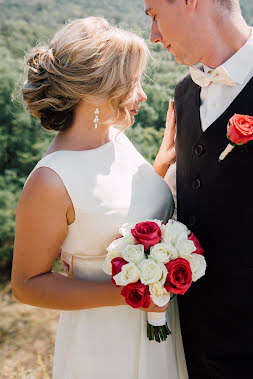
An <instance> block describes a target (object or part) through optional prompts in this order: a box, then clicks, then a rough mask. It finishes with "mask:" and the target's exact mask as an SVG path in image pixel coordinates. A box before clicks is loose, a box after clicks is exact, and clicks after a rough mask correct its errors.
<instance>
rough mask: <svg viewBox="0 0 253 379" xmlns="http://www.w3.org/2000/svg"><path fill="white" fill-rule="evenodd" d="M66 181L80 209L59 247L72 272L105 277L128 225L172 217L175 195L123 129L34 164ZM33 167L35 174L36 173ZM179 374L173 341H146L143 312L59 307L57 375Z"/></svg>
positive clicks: (129, 377)
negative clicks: (112, 248) (110, 249)
mask: <svg viewBox="0 0 253 379" xmlns="http://www.w3.org/2000/svg"><path fill="white" fill-rule="evenodd" d="M40 167H48V168H50V169H51V170H53V171H54V172H55V173H56V174H57V175H58V176H59V177H60V179H61V180H62V182H63V184H64V186H65V188H66V190H67V192H68V194H69V197H70V199H71V201H72V204H73V208H74V211H75V221H74V222H73V223H72V224H71V225H69V226H68V233H67V237H66V239H65V241H64V242H63V244H62V247H61V248H62V258H63V259H64V260H65V261H66V262H67V263H68V264H69V266H70V269H71V272H70V277H71V278H74V279H80V280H87V281H101V282H103V281H108V280H110V277H109V276H108V275H106V274H105V273H104V272H103V270H102V265H103V262H104V259H105V256H106V253H107V252H106V247H107V246H109V244H110V243H111V242H112V241H113V240H114V239H115V238H117V237H119V227H120V226H121V225H122V224H123V223H125V222H131V223H132V222H138V221H142V220H147V219H153V218H156V219H161V220H163V221H167V220H168V218H170V217H171V216H172V213H173V199H172V195H171V191H170V189H169V187H168V186H167V184H166V183H165V182H164V181H163V179H162V178H161V177H159V176H158V175H157V174H156V173H155V171H154V169H153V167H152V166H151V165H150V164H149V163H148V162H147V161H146V160H145V159H144V158H143V157H142V156H141V155H140V154H139V153H138V151H137V150H136V149H135V148H134V146H133V145H132V143H131V142H130V141H129V139H128V138H127V137H126V136H125V134H123V133H121V132H119V131H118V130H117V129H116V128H112V127H111V128H110V130H109V142H108V143H106V144H104V145H102V146H100V147H98V148H96V149H92V150H85V151H69V150H68V151H67V150H66V151H64V150H62V151H56V152H54V153H51V154H49V155H47V156H45V157H44V158H42V159H41V161H39V162H38V164H37V165H36V166H35V168H34V170H36V169H38V168H40ZM34 170H33V171H32V172H34ZM102 377H105V378H110V379H116V378H117V379H118V378H121V379H155V378H156V379H167V378H170V379H177V378H178V371H177V362H176V356H175V351H174V346H173V340H172V338H168V340H167V341H166V342H164V343H161V344H158V343H155V342H150V341H148V340H147V338H146V314H145V312H142V311H140V310H135V309H132V308H130V307H129V306H127V305H123V306H117V307H102V308H96V309H84V310H80V311H62V312H61V315H60V320H59V325H58V331H57V337H56V345H55V357H54V374H53V378H54V379H84V378H85V379H101V378H102Z"/></svg>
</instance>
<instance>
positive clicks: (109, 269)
mask: <svg viewBox="0 0 253 379" xmlns="http://www.w3.org/2000/svg"><path fill="white" fill-rule="evenodd" d="M117 257H122V256H121V253H120V252H119V251H117V250H114V251H112V252H111V253H108V254H107V256H106V258H105V261H104V263H103V270H104V272H105V273H106V274H107V275H112V260H113V259H114V258H117Z"/></svg>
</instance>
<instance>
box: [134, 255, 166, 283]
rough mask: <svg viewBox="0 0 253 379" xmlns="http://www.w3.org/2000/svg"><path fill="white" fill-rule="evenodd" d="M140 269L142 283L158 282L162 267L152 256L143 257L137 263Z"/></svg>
mask: <svg viewBox="0 0 253 379" xmlns="http://www.w3.org/2000/svg"><path fill="white" fill-rule="evenodd" d="M139 268H140V270H141V275H140V277H141V282H142V284H145V285H147V284H151V283H155V282H158V280H160V279H161V277H162V273H163V272H162V267H161V265H159V264H158V263H156V262H155V261H154V260H153V259H152V258H149V259H145V260H143V261H142V262H141V263H140V264H139Z"/></svg>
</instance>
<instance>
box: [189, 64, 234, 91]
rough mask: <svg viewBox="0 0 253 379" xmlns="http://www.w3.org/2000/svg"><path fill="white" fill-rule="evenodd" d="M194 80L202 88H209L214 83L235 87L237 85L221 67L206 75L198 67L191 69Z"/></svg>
mask: <svg viewBox="0 0 253 379" xmlns="http://www.w3.org/2000/svg"><path fill="white" fill-rule="evenodd" d="M190 74H191V77H192V80H193V81H194V82H195V83H196V84H198V85H199V86H200V87H208V86H209V85H210V84H212V83H218V84H225V85H227V86H231V87H233V86H235V85H236V83H235V82H234V81H233V80H232V79H231V78H230V77H229V75H228V73H227V71H226V70H225V68H224V67H222V66H219V67H217V68H216V69H215V70H213V71H212V72H211V73H210V74H209V73H208V74H206V73H205V72H203V71H202V70H200V69H199V68H196V67H192V66H191V67H190Z"/></svg>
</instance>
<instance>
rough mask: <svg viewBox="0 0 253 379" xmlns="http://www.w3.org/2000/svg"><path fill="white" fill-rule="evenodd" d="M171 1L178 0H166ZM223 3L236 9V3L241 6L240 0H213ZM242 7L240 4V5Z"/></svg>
mask: <svg viewBox="0 0 253 379" xmlns="http://www.w3.org/2000/svg"><path fill="white" fill-rule="evenodd" d="M166 1H168V2H169V3H174V2H175V1H176V0H166ZM212 1H215V2H216V3H218V4H219V5H221V6H222V7H224V8H227V9H229V10H232V9H234V6H235V5H236V6H237V7H238V6H239V1H238V0H212ZM239 7H240V6H239Z"/></svg>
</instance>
